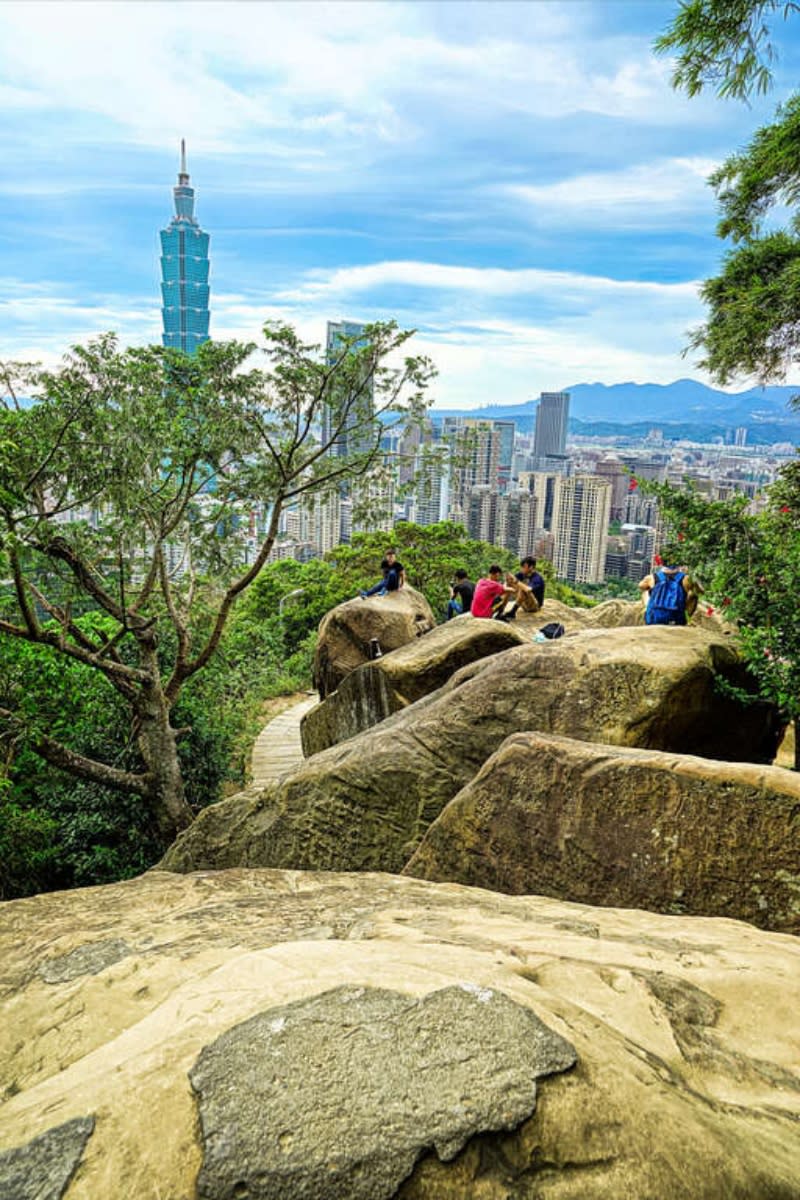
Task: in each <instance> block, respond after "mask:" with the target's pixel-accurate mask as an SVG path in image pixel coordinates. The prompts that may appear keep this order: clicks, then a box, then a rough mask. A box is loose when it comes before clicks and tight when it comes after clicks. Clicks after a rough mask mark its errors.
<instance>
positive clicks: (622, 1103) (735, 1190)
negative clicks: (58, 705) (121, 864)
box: [0, 870, 800, 1200]
mask: <svg viewBox="0 0 800 1200" xmlns="http://www.w3.org/2000/svg"><path fill="white" fill-rule="evenodd" d="M0 963H2V968H1V970H2V979H1V981H0V986H1V987H2V992H1V993H0V1003H1V1004H2V1011H0V1079H2V1081H3V1086H4V1092H3V1094H2V1098H1V1099H0V1114H2V1120H0V1195H1V1196H3V1197H8V1198H9V1200H11V1198H12V1197H13V1200H34V1198H36V1200H40V1198H41V1197H44V1196H47V1197H54V1198H60V1197H65V1198H66V1200H108V1197H112V1196H136V1197H150V1196H153V1197H155V1196H162V1197H175V1198H176V1200H177V1198H179V1197H189V1196H198V1197H201V1198H205V1200H211V1198H212V1197H213V1200H234V1198H244V1197H248V1198H249V1200H267V1198H269V1200H382V1198H386V1200H390V1198H396V1200H433V1198H434V1197H435V1198H436V1200H531V1197H533V1196H536V1197H542V1198H545V1197H546V1198H548V1200H550V1198H552V1200H556V1197H557V1198H558V1200H587V1197H592V1200H620V1197H628V1196H630V1197H637V1198H644V1197H647V1200H697V1198H698V1197H708V1198H709V1200H710V1198H712V1197H714V1198H716V1197H723V1196H724V1197H728V1198H729V1200H753V1198H754V1197H759V1198H762V1197H763V1198H766V1197H776V1198H777V1197H781V1198H787V1200H788V1198H789V1197H793V1196H797V1195H800V1137H799V1136H798V1129H800V1124H799V1119H800V1075H799V1074H798V1069H797V1065H798V1062H800V1040H799V1037H800V1035H799V1032H798V1024H797V1020H796V1015H797V1014H796V990H797V989H796V982H797V978H798V974H799V973H800V944H798V942H797V941H796V940H795V939H793V938H789V937H785V936H782V935H779V934H771V933H764V932H762V931H759V930H757V929H754V928H753V927H752V926H750V925H745V924H742V923H739V922H735V921H729V920H713V919H703V918H695V919H692V920H687V919H686V918H676V917H666V916H655V915H652V914H648V913H643V912H632V911H625V910H618V909H612V908H588V907H582V906H580V905H577V904H568V903H563V902H560V901H556V900H550V899H544V898H540V897H530V896H529V897H524V898H521V897H509V896H504V895H500V894H498V893H493V892H487V891H483V890H481V889H477V888H464V887H460V886H457V885H444V884H431V883H426V882H421V881H418V880H414V879H402V878H399V877H396V876H387V875H370V874H363V875H342V874H325V873H322V874H303V873H298V872H291V871H267V870H236V871H226V872H220V873H215V874H195V875H189V876H180V875H174V874H166V873H162V872H151V873H150V874H148V875H145V876H143V877H142V878H140V879H136V880H131V881H129V882H127V883H120V884H115V885H113V886H109V887H105V888H91V889H84V890H81V891H75V892H70V893H62V894H57V895H45V896H37V897H34V898H32V899H30V900H19V901H13V902H10V903H8V904H6V905H4V906H3V926H2V933H1V935H0Z"/></svg>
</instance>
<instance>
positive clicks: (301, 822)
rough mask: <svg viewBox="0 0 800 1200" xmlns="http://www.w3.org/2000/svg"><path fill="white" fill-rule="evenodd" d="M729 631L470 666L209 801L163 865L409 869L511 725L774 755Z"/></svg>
mask: <svg viewBox="0 0 800 1200" xmlns="http://www.w3.org/2000/svg"><path fill="white" fill-rule="evenodd" d="M740 670H741V668H740V666H739V663H738V658H737V656H736V652H735V650H734V648H733V646H732V645H731V643H730V642H729V641H728V640H726V639H724V638H721V637H715V636H713V635H711V634H707V633H705V632H703V631H701V630H696V629H675V628H671V629H669V628H666V627H656V628H647V627H644V626H642V627H641V628H635V629H634V628H630V629H610V630H584V631H583V632H582V633H579V634H575V635H574V636H567V637H563V638H560V639H559V640H558V641H554V642H547V643H543V644H530V645H524V646H517V647H516V648H514V649H511V650H506V651H504V652H503V653H501V654H496V655H493V656H492V657H490V658H486V659H481V660H479V661H478V662H475V663H472V664H471V665H470V666H467V667H463V668H462V669H461V670H460V671H457V672H456V674H455V675H454V676H453V677H452V678H451V679H450V680H449V681H448V683H446V684H445V685H444V687H442V688H440V689H439V690H438V691H437V692H434V693H433V694H432V695H430V696H427V697H424V698H423V699H422V700H418V701H417V702H416V703H415V704H412V705H409V707H408V708H405V709H403V710H402V711H401V712H397V713H394V714H393V715H392V716H391V717H388V718H387V719H386V720H385V721H382V722H381V723H380V725H376V726H375V727H374V728H373V729H370V730H367V731H366V732H365V733H362V734H359V735H358V736H356V737H353V738H351V739H350V740H349V741H347V742H343V743H342V744H341V745H339V746H333V747H331V749H329V750H324V751H322V753H320V754H315V755H314V756H313V757H312V758H310V759H307V760H306V761H305V762H304V763H303V764H302V765H301V766H300V767H298V768H297V769H296V770H294V771H293V772H291V773H290V774H288V775H286V776H285V777H284V778H283V779H282V780H281V781H280V782H279V784H278V785H276V787H275V788H274V789H272V790H270V791H267V792H264V793H262V794H261V795H260V796H258V795H255V796H254V795H253V794H252V793H251V794H248V795H247V796H245V797H239V796H232V797H231V798H230V799H229V800H225V801H223V802H222V803H220V804H217V805H212V806H211V807H210V808H208V809H205V810H204V811H203V812H202V813H201V814H200V815H199V816H198V818H197V820H196V821H195V823H194V824H193V825H192V826H191V828H190V829H188V830H186V831H185V832H184V833H183V834H181V836H180V837H179V838H178V840H177V841H176V842H175V843H174V844H173V846H172V847H170V849H169V850H168V851H167V854H166V855H165V857H164V859H163V861H162V864H161V865H162V866H163V867H164V868H165V869H166V870H174V871H191V870H197V869H201V868H208V867H211V868H222V867H232V866H270V867H298V868H308V869H314V870H320V869H324V870H389V871H399V870H401V869H402V868H403V866H404V865H405V863H406V862H407V861H408V859H409V858H410V856H411V854H412V853H413V851H414V849H416V846H417V844H418V843H419V841H420V840H421V838H422V835H423V834H424V833H425V830H426V829H427V828H428V826H429V825H430V824H431V822H432V821H434V820H435V818H436V817H437V816H438V815H439V813H440V812H441V811H442V809H443V808H444V806H445V805H446V804H447V803H448V801H449V800H451V799H452V798H453V796H455V794H456V792H458V791H460V790H461V788H462V787H464V786H465V784H467V783H468V782H469V781H470V779H472V778H473V776H474V775H476V774H477V772H478V771H479V770H480V768H481V767H482V766H483V764H484V763H485V762H486V760H487V759H488V758H489V756H490V755H491V754H493V753H494V752H495V750H497V749H498V747H499V746H500V744H501V742H503V741H504V740H505V738H506V737H508V736H509V734H511V733H516V732H520V731H527V730H536V729H538V730H542V731H545V732H552V733H560V734H565V735H567V736H570V737H576V738H580V739H583V740H585V741H594V742H604V743H606V742H607V743H611V744H612V745H621V746H626V745H627V746H630V745H632V746H637V745H638V746H646V747H652V748H654V749H661V750H672V751H677V752H679V753H692V754H701V755H703V756H706V757H710V758H732V759H751V760H761V761H765V762H769V761H771V760H772V757H773V756H774V753H775V743H776V740H777V726H776V725H775V722H774V716H773V713H772V710H771V709H769V708H768V707H767V706H757V707H752V708H748V709H742V708H740V707H739V706H738V705H736V704H735V703H734V702H733V701H731V700H729V699H727V698H726V697H724V696H722V695H720V694H719V693H718V692H717V691H716V690H715V687H714V681H715V677H716V676H717V675H718V674H719V675H723V676H725V677H727V678H734V679H737V680H738V679H740Z"/></svg>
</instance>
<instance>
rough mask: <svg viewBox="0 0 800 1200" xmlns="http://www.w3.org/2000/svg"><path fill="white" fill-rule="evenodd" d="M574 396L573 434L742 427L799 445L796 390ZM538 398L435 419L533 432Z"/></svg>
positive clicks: (621, 389) (586, 387)
mask: <svg viewBox="0 0 800 1200" xmlns="http://www.w3.org/2000/svg"><path fill="white" fill-rule="evenodd" d="M563 390H564V391H565V392H569V393H570V397H571V400H570V430H571V432H573V433H584V434H592V433H594V434H596V435H597V436H604V435H605V436H612V435H613V434H614V433H617V432H618V433H620V434H627V435H629V436H631V435H633V436H636V435H638V434H639V433H642V434H644V433H647V432H648V430H649V429H651V428H653V427H658V428H663V430H664V434H665V435H666V436H667V437H669V436H673V437H688V438H696V439H698V440H702V439H704V438H708V439H711V438H714V437H725V436H726V435H728V434H730V432H731V431H732V430H733V429H735V428H736V427H737V426H739V425H744V426H745V427H746V428H747V431H748V433H747V440H748V442H750V443H753V442H760V443H768V442H780V441H800V407H798V408H797V409H796V410H793V409H792V408H790V406H789V403H790V401H791V400H792V398H793V397H798V398H799V399H798V403H800V385H798V386H796V387H792V386H783V387H778V386H775V387H765V388H749V389H748V390H747V391H745V392H722V391H719V390H718V389H716V388H712V387H708V386H707V385H706V384H704V383H700V382H698V380H696V379H678V380H676V381H675V382H674V383H666V384H661V383H614V384H610V385H609V384H604V383H578V384H574V385H573V386H572V387H566V388H564V389H563ZM536 404H537V401H536V400H528V401H526V402H525V403H524V404H490V405H485V406H484V407H482V408H473V409H447V410H441V409H437V410H435V411H434V413H433V414H432V415H434V416H436V417H442V416H469V417H490V418H495V419H498V420H500V419H509V420H514V421H515V422H516V423H517V428H518V429H519V431H520V432H521V433H526V432H530V431H532V429H533V426H534V422H535V419H536Z"/></svg>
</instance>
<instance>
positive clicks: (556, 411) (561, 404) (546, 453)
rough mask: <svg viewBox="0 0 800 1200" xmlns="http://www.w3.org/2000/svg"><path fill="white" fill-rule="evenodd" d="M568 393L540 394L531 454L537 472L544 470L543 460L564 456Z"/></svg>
mask: <svg viewBox="0 0 800 1200" xmlns="http://www.w3.org/2000/svg"><path fill="white" fill-rule="evenodd" d="M568 419H569V392H542V394H541V396H540V397H539V407H538V408H537V410H536V430H535V433H534V441H533V453H534V457H535V458H536V459H538V460H540V461H539V465H538V470H546V465H545V463H544V459H547V458H550V457H552V456H555V457H557V458H560V457H562V456H563V455H564V454H566V450H567V421H568Z"/></svg>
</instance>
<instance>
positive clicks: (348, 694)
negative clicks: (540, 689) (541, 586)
mask: <svg viewBox="0 0 800 1200" xmlns="http://www.w3.org/2000/svg"><path fill="white" fill-rule="evenodd" d="M528 641H530V634H529V633H525V632H523V631H522V629H521V628H519V629H518V628H517V623H516V622H515V623H514V624H510V625H504V624H503V623H502V622H501V621H487V620H480V619H478V618H476V617H471V616H469V615H467V614H465V615H464V616H461V617H456V618H455V619H454V620H452V621H447V622H446V623H445V624H444V625H438V626H437V627H436V628H435V629H432V630H431V631H430V633H426V634H425V636H424V637H421V638H415V639H414V641H412V642H407V643H406V645H405V646H401V647H400V648H399V650H393V651H392V652H391V653H390V654H384V655H383V657H382V658H379V659H376V660H375V661H374V662H369V663H365V664H364V665H363V666H361V667H357V668H356V669H355V670H354V671H351V672H350V674H349V675H347V676H346V677H345V678H344V679H343V680H342V682H341V683H340V684H339V687H338V688H337V689H336V691H335V692H333V693H332V694H331V695H330V696H328V698H327V699H326V700H323V701H322V703H321V704H318V705H317V706H316V707H315V708H312V709H311V710H310V711H309V712H308V713H306V715H305V716H304V718H303V721H302V724H301V727H300V734H301V738H302V742H303V753H304V754H305V755H306V757H308V756H310V755H311V754H316V753H318V752H319V751H320V750H325V749H327V748H328V746H335V745H337V744H338V743H339V742H343V741H344V740H345V739H346V738H350V737H353V736H354V735H355V734H357V733H361V732H362V731H363V730H365V729H369V728H371V727H372V726H373V725H377V724H378V722H379V721H382V720H383V719H384V718H385V717H388V716H389V715H390V714H391V713H393V712H398V711H399V710H400V709H401V708H405V707H406V706H407V705H408V704H413V702H414V701H415V700H419V699H421V697H422V696H427V695H429V693H431V692H434V691H436V689H437V688H440V687H441V686H442V684H444V683H446V682H447V680H448V679H449V678H450V676H451V675H453V674H454V673H455V672H456V671H457V670H459V668H461V667H464V666H466V665H467V664H468V663H472V662H476V661H477V660H478V659H479V658H486V657H487V656H488V655H490V654H497V653H499V652H500V651H501V650H508V649H510V648H511V647H512V646H519V645H523V644H525V643H526V642H528Z"/></svg>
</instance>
